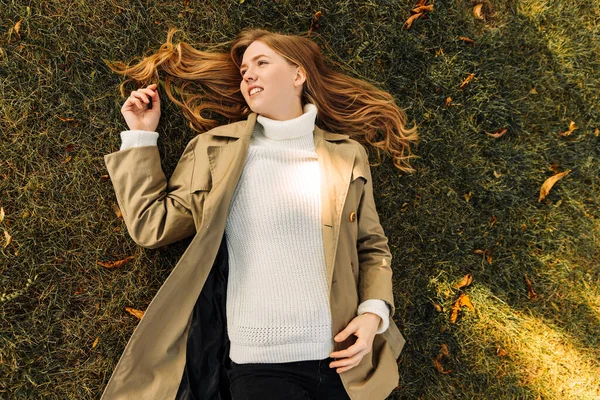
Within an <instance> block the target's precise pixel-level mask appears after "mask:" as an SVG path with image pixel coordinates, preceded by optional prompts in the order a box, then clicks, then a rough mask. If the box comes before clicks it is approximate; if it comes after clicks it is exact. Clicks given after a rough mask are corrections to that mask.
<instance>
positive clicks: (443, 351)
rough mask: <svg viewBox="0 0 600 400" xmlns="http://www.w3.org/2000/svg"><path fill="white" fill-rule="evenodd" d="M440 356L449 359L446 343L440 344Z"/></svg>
mask: <svg viewBox="0 0 600 400" xmlns="http://www.w3.org/2000/svg"><path fill="white" fill-rule="evenodd" d="M440 354H442V355H444V356H446V357H450V352H449V351H448V345H447V344H446V343H442V345H441V346H440Z"/></svg>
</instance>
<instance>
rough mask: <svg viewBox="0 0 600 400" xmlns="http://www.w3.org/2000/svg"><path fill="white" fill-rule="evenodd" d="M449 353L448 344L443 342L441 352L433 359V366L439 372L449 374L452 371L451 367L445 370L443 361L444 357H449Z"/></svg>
mask: <svg viewBox="0 0 600 400" xmlns="http://www.w3.org/2000/svg"><path fill="white" fill-rule="evenodd" d="M449 354H450V353H449V352H448V346H447V345H446V344H445V343H443V344H442V346H441V348H440V353H439V354H438V355H437V356H436V357H435V358H434V359H433V366H434V367H435V369H436V370H437V371H438V372H440V373H442V374H449V373H450V372H452V370H451V369H449V370H445V369H444V367H443V366H442V363H441V360H442V358H444V357H449Z"/></svg>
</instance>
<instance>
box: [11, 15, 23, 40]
mask: <svg viewBox="0 0 600 400" xmlns="http://www.w3.org/2000/svg"><path fill="white" fill-rule="evenodd" d="M21 22H23V18H21V19H20V20H19V21H18V22H17V23H16V24H15V27H14V28H13V29H14V31H15V33H16V34H17V35H19V29H21ZM19 37H21V35H19Z"/></svg>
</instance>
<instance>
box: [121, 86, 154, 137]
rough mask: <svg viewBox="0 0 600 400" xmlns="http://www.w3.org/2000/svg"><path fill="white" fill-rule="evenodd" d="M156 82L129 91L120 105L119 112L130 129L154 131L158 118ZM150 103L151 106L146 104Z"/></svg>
mask: <svg viewBox="0 0 600 400" xmlns="http://www.w3.org/2000/svg"><path fill="white" fill-rule="evenodd" d="M156 86H157V85H156V83H153V84H151V85H148V86H147V87H146V88H141V89H138V90H134V91H133V92H131V95H130V96H129V97H128V98H127V100H126V101H125V104H123V107H121V114H123V117H125V122H126V123H127V126H128V127H129V129H130V130H137V129H139V130H143V131H151V132H155V131H156V128H157V127H158V120H159V119H160V97H159V96H158V90H156ZM150 104H152V108H148V106H149V105H150Z"/></svg>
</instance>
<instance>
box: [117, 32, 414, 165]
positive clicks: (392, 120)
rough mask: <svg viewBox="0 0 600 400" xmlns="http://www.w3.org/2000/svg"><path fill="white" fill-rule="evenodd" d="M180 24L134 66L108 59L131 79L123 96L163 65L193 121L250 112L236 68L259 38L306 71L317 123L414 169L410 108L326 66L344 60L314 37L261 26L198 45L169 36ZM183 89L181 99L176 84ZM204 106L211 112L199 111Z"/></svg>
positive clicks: (305, 94) (209, 122) (212, 122)
mask: <svg viewBox="0 0 600 400" xmlns="http://www.w3.org/2000/svg"><path fill="white" fill-rule="evenodd" d="M178 30H179V29H177V28H171V29H169V32H168V35H167V41H166V42H165V43H164V44H162V45H161V47H160V49H159V50H158V51H156V52H155V53H154V54H151V55H149V56H146V57H144V58H143V59H142V60H141V61H139V62H138V63H137V64H134V65H125V64H124V63H122V62H119V61H115V62H113V63H112V64H113V65H111V64H110V62H109V61H106V60H105V63H106V64H107V65H108V67H109V68H110V69H111V70H112V71H113V72H116V73H118V74H120V75H125V76H129V79H127V80H126V81H124V82H122V83H121V85H120V87H119V88H120V91H121V95H122V96H123V97H125V91H124V86H125V84H127V83H128V82H129V81H132V80H133V81H135V82H136V83H137V84H138V86H139V87H145V86H147V85H149V84H151V83H152V82H153V81H154V82H156V81H159V82H160V80H159V76H158V70H159V69H160V70H162V71H163V72H164V73H165V74H166V76H165V78H164V89H165V91H166V93H167V95H168V96H169V98H170V99H171V101H173V102H174V103H175V104H177V105H178V106H180V107H181V109H182V110H183V113H184V116H185V117H186V118H187V119H188V120H189V124H190V127H191V128H192V129H193V130H194V131H197V132H200V133H202V132H205V131H207V130H209V129H212V128H214V127H216V126H218V125H219V124H220V122H219V121H217V120H216V119H214V118H211V116H213V117H214V116H215V115H214V113H217V114H219V115H221V116H222V117H224V118H226V119H227V120H228V121H229V122H235V121H239V120H242V119H245V118H246V117H247V116H248V115H249V114H250V113H251V112H252V110H250V108H249V107H248V105H247V104H246V100H245V99H244V97H243V95H242V93H241V91H240V82H241V80H242V77H241V75H240V71H239V67H240V64H241V62H242V57H243V55H244V52H245V51H246V48H247V47H248V46H250V44H251V43H252V42H254V41H255V40H260V41H261V42H263V43H265V44H266V45H267V46H269V47H270V48H272V49H273V50H274V51H276V52H277V53H278V54H280V55H281V56H282V57H284V58H285V59H286V60H287V61H288V63H290V65H294V66H300V67H302V68H303V69H304V70H305V71H306V81H305V84H304V86H303V91H302V98H301V101H302V106H304V105H305V104H306V103H307V102H309V103H313V104H314V105H315V106H316V107H317V110H318V112H317V120H316V121H315V123H316V124H317V125H318V126H319V127H320V128H321V129H323V130H325V131H329V132H335V133H344V134H347V135H349V136H350V137H351V138H352V139H354V140H356V141H358V142H360V143H361V144H362V145H366V144H369V145H371V146H373V147H374V148H375V149H376V150H377V157H378V163H377V164H374V165H379V164H381V155H380V150H383V151H384V152H387V153H388V154H390V155H391V156H392V158H393V163H394V166H396V168H398V169H399V170H400V171H402V172H408V173H410V172H414V171H415V170H414V168H412V167H411V166H410V165H409V160H410V159H411V158H416V157H417V156H416V155H414V154H412V153H411V149H410V144H411V143H417V141H418V136H417V133H416V131H417V126H416V125H415V126H413V127H412V128H410V129H407V128H406V126H405V122H406V115H405V113H404V111H402V109H400V107H398V105H396V103H395V101H394V98H393V97H392V95H391V94H389V93H388V92H386V91H384V90H381V89H379V88H377V87H375V86H374V85H373V84H371V83H368V82H366V81H365V80H362V79H357V78H354V77H351V76H349V75H347V74H344V73H341V72H338V71H336V70H335V69H333V68H330V67H329V66H327V65H326V62H329V63H331V64H333V65H335V66H337V67H338V68H339V69H343V66H342V65H340V64H338V63H336V62H334V61H332V60H330V59H326V58H325V57H323V55H322V54H321V51H320V49H319V46H318V45H317V44H316V43H315V42H314V41H313V40H311V39H309V38H307V37H304V36H299V35H286V34H281V33H275V32H270V31H267V30H264V29H245V30H243V31H241V32H240V33H239V34H238V36H237V37H236V38H235V39H234V40H233V41H229V42H223V43H219V44H212V45H208V46H207V47H209V48H210V51H201V50H198V49H196V48H194V47H193V46H191V45H189V44H187V43H185V42H183V41H182V42H180V43H177V44H173V42H172V37H173V35H174V34H175V32H177V31H178ZM226 45H231V48H230V50H229V51H219V50H218V49H219V48H220V47H221V46H226ZM172 86H173V89H174V91H175V92H176V93H178V94H179V95H180V96H181V98H182V100H181V101H180V100H178V99H177V98H176V97H175V96H174V95H173V93H172V91H171V89H172ZM203 111H204V112H205V113H204V114H206V112H208V114H209V115H202V113H203Z"/></svg>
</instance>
